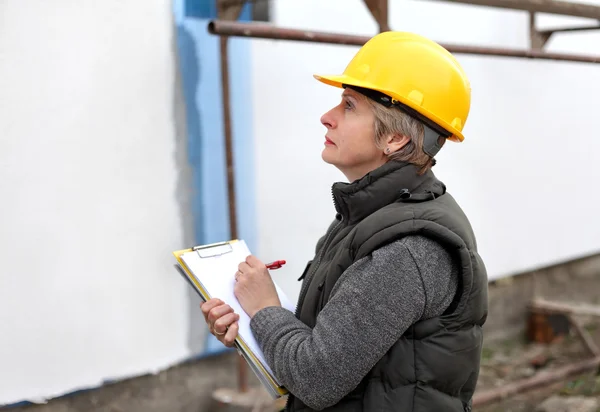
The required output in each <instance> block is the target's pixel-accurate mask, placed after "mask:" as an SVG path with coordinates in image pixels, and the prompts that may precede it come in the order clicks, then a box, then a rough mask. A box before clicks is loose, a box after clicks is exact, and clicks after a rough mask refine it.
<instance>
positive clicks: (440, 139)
mask: <svg viewBox="0 0 600 412" xmlns="http://www.w3.org/2000/svg"><path fill="white" fill-rule="evenodd" d="M342 87H344V88H346V87H347V88H349V89H352V90H354V91H356V92H358V93H360V94H362V95H364V96H366V97H368V98H369V99H371V100H373V101H375V102H377V103H379V104H382V105H383V106H385V107H388V108H389V107H395V108H396V109H398V110H401V111H402V112H404V113H405V114H407V115H409V116H411V117H412V118H414V119H416V120H419V121H420V122H421V123H423V126H424V127H423V130H424V132H425V135H424V136H423V151H424V152H425V153H427V154H428V155H429V156H431V157H434V156H435V155H437V153H438V152H439V151H440V149H441V148H442V146H444V143H446V138H448V137H450V136H451V135H452V133H449V132H448V131H447V130H445V129H443V128H442V127H440V126H439V125H437V124H436V123H434V122H433V121H431V120H429V119H428V118H427V117H425V116H423V115H422V114H421V113H419V112H417V111H416V110H415V109H413V108H412V107H409V106H407V105H405V104H403V103H401V102H399V101H397V100H395V99H392V98H391V97H390V96H388V95H386V94H385V93H381V92H380V91H377V90H372V89H366V88H364V87H359V86H352V85H348V84H343V85H342Z"/></svg>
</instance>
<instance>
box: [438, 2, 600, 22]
mask: <svg viewBox="0 0 600 412" xmlns="http://www.w3.org/2000/svg"><path fill="white" fill-rule="evenodd" d="M433 1H437V2H440V1H444V2H449V3H462V4H470V5H475V6H488V7H498V8H502V9H512V10H524V11H530V12H537V13H550V14H560V15H563V16H574V17H588V18H592V19H598V20H600V6H593V5H591V4H582V3H571V2H568V1H556V0H433Z"/></svg>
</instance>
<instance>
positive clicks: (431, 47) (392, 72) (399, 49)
mask: <svg viewBox="0 0 600 412" xmlns="http://www.w3.org/2000/svg"><path fill="white" fill-rule="evenodd" d="M314 77H315V78H316V79H317V80H319V81H321V82H323V83H326V84H329V85H332V86H336V87H347V86H348V87H353V88H356V89H358V90H361V89H362V90H364V89H366V90H367V91H375V92H379V93H377V95H379V96H381V95H380V93H381V94H383V95H384V96H383V97H382V98H383V100H386V99H387V100H388V101H389V104H390V105H396V106H398V107H399V108H400V109H405V111H407V112H409V113H410V114H413V115H415V117H418V118H421V120H423V121H424V123H425V124H426V125H427V124H430V126H431V122H433V123H434V124H435V125H437V126H439V127H435V125H433V126H434V128H435V129H437V130H438V131H439V128H440V127H441V128H442V129H444V131H446V132H447V133H443V134H444V135H445V136H444V137H447V138H448V139H450V140H453V141H458V142H461V141H463V140H464V136H463V134H462V130H463V128H464V126H465V123H466V121H467V116H468V115H469V109H470V107H471V87H470V85H469V80H468V79H467V75H466V74H465V72H464V70H463V69H462V67H461V66H460V64H459V63H458V61H457V60H456V59H455V58H454V56H452V54H451V53H450V52H449V51H448V50H446V49H445V48H443V47H442V46H440V45H439V44H437V43H436V42H434V41H432V40H429V39H427V38H425V37H423V36H420V35H417V34H414V33H407V32H397V31H387V32H383V33H380V34H377V35H376V36H374V37H373V38H371V39H370V40H369V41H368V42H367V43H365V44H364V45H363V46H362V47H361V48H360V50H359V51H358V52H357V53H356V55H355V56H354V58H353V59H352V60H351V61H350V63H349V64H348V66H347V67H346V70H345V71H344V73H343V74H341V75H331V76H328V75H314ZM369 97H372V96H369ZM390 98H391V99H390ZM390 100H391V101H390ZM380 102H381V101H380ZM415 112H416V113H415ZM442 140H445V139H442ZM440 143H441V144H442V145H443V142H440ZM440 147H441V146H440ZM438 150H439V148H438ZM435 152H437V150H436V151H435Z"/></svg>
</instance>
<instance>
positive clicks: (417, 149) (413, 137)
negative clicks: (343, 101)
mask: <svg viewBox="0 0 600 412" xmlns="http://www.w3.org/2000/svg"><path fill="white" fill-rule="evenodd" d="M361 96H362V95H361ZM362 97H364V99H365V100H366V101H367V103H369V106H371V108H372V109H373V114H374V115H375V144H376V145H377V147H380V148H381V149H383V148H384V147H385V146H386V139H387V137H388V136H390V135H393V134H399V135H401V136H406V137H408V138H409V139H410V141H409V142H408V143H407V144H406V145H405V146H404V147H403V148H402V149H400V150H398V151H397V152H394V153H390V154H389V155H388V159H389V160H398V161H404V162H408V163H412V164H414V165H415V166H417V167H418V168H419V174H424V173H425V172H427V171H428V170H429V169H431V168H432V167H433V165H434V164H435V160H434V159H433V157H431V156H429V155H428V154H427V153H425V152H424V151H423V140H424V138H425V127H424V125H423V123H422V122H421V121H420V120H418V119H415V118H414V117H412V116H409V115H408V114H406V113H404V112H403V111H401V110H399V109H397V108H394V107H389V108H388V107H385V106H384V105H382V104H380V103H377V102H375V101H374V100H372V99H369V98H367V97H366V96H362Z"/></svg>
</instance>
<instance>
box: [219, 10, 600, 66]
mask: <svg viewBox="0 0 600 412" xmlns="http://www.w3.org/2000/svg"><path fill="white" fill-rule="evenodd" d="M208 31H209V33H212V34H216V35H220V36H237V37H248V38H259V39H272V40H290V41H302V42H312V43H325V44H341V45H352V46H362V45H363V44H365V43H366V42H367V41H368V40H369V38H370V37H367V36H356V35H352V34H341V33H327V32H318V31H310V30H299V29H288V28H282V27H275V26H272V25H269V24H265V23H241V22H232V21H222V20H213V21H211V22H209V23H208ZM441 45H442V46H443V47H444V48H446V49H447V50H448V51H449V52H451V53H456V54H473V55H480V56H500V57H515V58H526V59H541V60H559V61H571V62H580V63H600V56H585V55H577V54H562V53H548V52H544V51H540V50H519V49H505V48H495V47H480V46H465V45H457V44H444V43H441Z"/></svg>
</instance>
